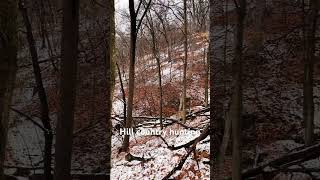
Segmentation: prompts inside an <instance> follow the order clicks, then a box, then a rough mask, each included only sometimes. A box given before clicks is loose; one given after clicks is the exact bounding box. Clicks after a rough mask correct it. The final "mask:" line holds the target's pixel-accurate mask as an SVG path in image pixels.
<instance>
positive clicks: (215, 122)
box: [208, 0, 227, 180]
mask: <svg viewBox="0 0 320 180" xmlns="http://www.w3.org/2000/svg"><path fill="white" fill-rule="evenodd" d="M209 6H210V7H209V9H210V14H209V17H210V25H209V49H208V58H209V71H210V74H209V75H210V77H209V79H210V81H209V82H210V179H212V180H216V179H217V178H218V176H219V174H218V167H217V166H218V163H217V157H218V153H219V149H220V145H221V141H222V136H223V124H224V123H223V122H224V121H223V119H224V114H225V112H224V111H225V108H224V104H225V101H226V96H227V94H226V92H225V87H224V85H225V83H224V81H225V77H224V76H225V74H224V71H223V70H224V68H225V67H224V62H223V57H222V56H221V57H217V56H219V54H217V53H216V52H217V51H216V50H217V48H216V47H215V46H217V45H215V43H216V42H215V36H214V33H215V30H216V29H217V27H216V21H217V20H216V17H219V16H221V15H222V14H223V13H221V10H222V9H223V4H222V2H221V1H219V0H216V1H215V0H211V1H209Z"/></svg>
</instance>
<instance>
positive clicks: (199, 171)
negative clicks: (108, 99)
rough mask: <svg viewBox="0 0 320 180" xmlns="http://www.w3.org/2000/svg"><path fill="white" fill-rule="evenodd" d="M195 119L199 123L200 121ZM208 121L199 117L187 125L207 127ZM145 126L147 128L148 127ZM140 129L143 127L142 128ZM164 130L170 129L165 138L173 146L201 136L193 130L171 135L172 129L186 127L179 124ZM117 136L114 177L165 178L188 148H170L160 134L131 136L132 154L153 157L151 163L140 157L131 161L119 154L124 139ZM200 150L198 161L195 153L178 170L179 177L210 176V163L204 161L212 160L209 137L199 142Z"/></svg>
mask: <svg viewBox="0 0 320 180" xmlns="http://www.w3.org/2000/svg"><path fill="white" fill-rule="evenodd" d="M195 122H198V124H196V123H195ZM207 123H208V121H207V119H205V118H203V117H199V118H196V119H195V120H193V121H192V122H189V123H187V125H188V126H190V127H198V126H200V127H204V125H203V124H207ZM143 129H144V130H146V128H143ZM149 129H152V128H149ZM138 130H141V128H140V129H138ZM163 130H164V131H166V132H167V135H166V136H165V137H164V139H165V140H166V142H167V143H168V144H169V145H170V146H172V145H174V146H179V145H182V144H185V143H187V142H189V141H191V140H193V139H195V138H197V137H198V136H197V135H196V136H194V135H191V133H186V134H181V135H170V134H169V131H170V130H171V131H174V132H180V130H184V128H182V127H181V126H179V125H177V124H175V125H171V126H168V127H166V128H164V129H163ZM116 137H119V134H118V135H115V136H114V138H113V142H112V144H113V149H112V156H113V159H112V164H113V168H112V171H111V177H112V179H121V180H125V179H145V180H148V179H162V178H163V177H164V176H166V175H167V174H168V173H169V172H170V171H171V170H172V168H174V167H175V165H177V164H178V163H179V162H180V160H181V157H182V156H183V155H185V154H186V150H185V149H184V148H182V149H179V150H170V149H168V148H167V145H166V144H165V143H164V142H163V140H161V138H160V137H156V136H134V137H131V139H130V153H131V154H132V155H134V156H137V157H143V158H145V159H148V158H151V160H149V161H147V162H141V161H136V160H134V161H131V162H129V161H127V160H125V155H126V153H120V154H119V153H118V150H119V148H120V147H121V138H116ZM197 152H198V153H199V155H198V157H199V159H198V163H197V162H196V161H195V160H193V155H190V157H189V158H188V159H187V161H186V162H185V165H184V166H183V168H182V170H181V171H177V172H176V173H175V174H174V177H179V179H209V165H207V164H204V163H203V161H208V155H209V137H207V138H206V139H204V140H203V141H201V142H199V144H198V145H197ZM186 170H188V171H186Z"/></svg>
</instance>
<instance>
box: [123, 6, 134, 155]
mask: <svg viewBox="0 0 320 180" xmlns="http://www.w3.org/2000/svg"><path fill="white" fill-rule="evenodd" d="M129 12H130V57H129V59H130V65H129V90H128V91H129V94H128V107H127V108H128V109H127V119H126V128H130V127H131V125H132V121H133V119H132V111H133V95H134V81H135V72H134V71H135V61H136V42H137V18H136V13H135V9H134V0H129ZM129 138H130V137H129V135H125V136H124V140H123V145H122V151H128V148H129Z"/></svg>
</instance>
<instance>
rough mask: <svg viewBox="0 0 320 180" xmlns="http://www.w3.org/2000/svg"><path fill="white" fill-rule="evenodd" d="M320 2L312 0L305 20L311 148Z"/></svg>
mask: <svg viewBox="0 0 320 180" xmlns="http://www.w3.org/2000/svg"><path fill="white" fill-rule="evenodd" d="M318 4H319V2H318V1H317V0H310V11H309V13H308V14H307V17H306V20H305V34H304V37H305V42H304V43H305V52H304V53H305V55H304V59H305V65H304V83H303V119H304V122H305V144H306V145H307V146H310V145H311V144H312V143H313V141H314V101H313V68H314V59H315V33H316V27H317V15H318V11H319V9H318V8H319V5H318Z"/></svg>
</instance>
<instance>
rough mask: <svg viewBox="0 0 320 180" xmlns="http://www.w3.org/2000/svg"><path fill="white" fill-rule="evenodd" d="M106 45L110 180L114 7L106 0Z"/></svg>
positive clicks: (107, 162) (109, 0) (113, 74)
mask: <svg viewBox="0 0 320 180" xmlns="http://www.w3.org/2000/svg"><path fill="white" fill-rule="evenodd" d="M106 11H107V30H106V36H107V39H106V41H107V43H106V91H107V92H106V93H107V97H106V108H107V109H106V115H107V119H106V122H107V123H106V136H107V137H106V138H107V151H108V152H107V157H106V166H107V172H106V174H107V179H110V174H111V148H112V144H111V136H112V122H111V111H112V99H113V92H114V86H115V61H114V54H115V53H114V51H115V16H114V14H115V7H114V0H108V1H107V6H106Z"/></svg>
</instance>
